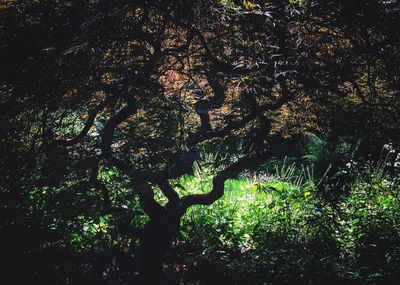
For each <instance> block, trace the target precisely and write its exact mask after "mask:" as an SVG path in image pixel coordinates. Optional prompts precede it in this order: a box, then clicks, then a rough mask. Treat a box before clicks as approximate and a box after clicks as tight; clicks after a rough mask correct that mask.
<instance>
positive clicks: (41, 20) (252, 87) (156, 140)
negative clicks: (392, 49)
mask: <svg viewBox="0 0 400 285" xmlns="http://www.w3.org/2000/svg"><path fill="white" fill-rule="evenodd" d="M306 3H308V2H306ZM324 5H328V4H326V3H322V4H320V5H316V7H317V8H318V7H322V8H323V11H327V8H326V7H325V6H324ZM328 6H329V5H328ZM329 7H330V6H329ZM317 8H315V5H314V6H313V5H311V8H308V9H310V10H305V9H307V5H306V4H304V5H303V6H299V4H289V3H286V2H285V1H278V0H271V1H254V2H250V1H243V2H242V1H211V0H210V1H173V2H167V1H161V0H160V1H156V0H153V1H124V0H114V1H106V0H98V1H88V2H82V1H75V0H70V1H63V2H62V3H60V2H59V1H19V2H18V3H12V4H10V6H9V7H6V8H4V10H3V11H2V12H1V13H2V19H1V24H0V25H1V26H2V30H1V38H2V46H1V47H0V48H1V53H0V54H1V56H2V62H4V63H5V64H4V65H2V67H1V75H2V76H1V78H2V79H1V82H0V86H1V88H2V89H1V91H0V92H1V94H2V98H3V100H2V105H1V108H2V111H4V113H3V114H4V115H3V117H2V126H3V127H4V131H3V135H4V138H3V139H2V141H3V142H4V144H3V146H4V159H3V160H2V161H3V164H2V169H3V170H4V172H3V173H4V183H2V184H3V185H4V186H3V187H2V188H3V189H2V193H3V195H4V196H7V197H10V201H14V202H16V201H19V199H22V200H23V199H25V198H23V197H22V198H16V197H14V196H13V195H21V196H26V195H27V192H29V187H27V186H28V185H29V186H30V187H34V186H37V187H43V186H46V187H55V186H57V185H60V184H61V183H62V182H63V181H69V185H70V186H69V187H71V188H74V189H80V190H79V191H82V189H97V190H98V192H99V193H101V195H102V198H101V201H100V202H101V205H96V207H97V209H98V210H100V211H101V212H102V214H112V215H114V216H115V218H116V220H117V224H118V228H119V229H120V231H121V232H124V233H125V234H127V235H129V236H131V237H135V238H139V239H140V243H141V261H142V262H141V271H142V275H143V279H144V281H143V282H144V283H145V284H149V283H151V284H154V283H157V282H160V274H161V265H162V260H163V253H164V252H165V250H166V249H167V248H168V245H169V243H170V241H171V239H173V237H174V235H175V234H176V233H177V231H178V230H179V221H180V218H181V217H182V215H184V214H185V212H186V210H187V209H188V208H189V207H191V206H193V205H209V204H211V203H213V202H215V201H216V200H217V199H219V198H220V197H221V196H222V195H223V194H224V183H225V181H226V180H227V179H229V178H234V177H235V176H237V175H238V174H239V173H240V172H241V171H242V170H244V169H245V168H247V167H249V166H251V165H255V164H259V163H261V162H263V161H264V160H265V159H266V158H267V157H268V140H269V137H270V136H271V134H272V133H273V125H274V120H275V119H276V117H277V116H276V113H277V111H279V110H281V109H282V108H287V106H289V105H288V104H289V102H298V101H296V100H300V99H302V98H303V99H304V98H305V97H307V96H309V97H310V98H315V97H316V96H317V95H321V94H329V98H331V96H333V95H335V96H336V95H338V94H339V95H342V96H347V94H348V93H346V92H345V91H343V89H342V88H341V87H342V86H343V85H344V84H345V83H346V82H350V81H351V80H353V77H355V76H358V73H357V72H356V70H354V69H348V68H347V67H348V65H343V66H342V65H341V64H339V65H335V68H331V67H329V68H325V67H326V65H325V63H324V62H323V61H324V60H326V56H325V55H326V53H330V52H332V48H333V47H331V46H329V44H331V41H333V37H331V36H327V37H323V36H321V37H320V36H319V34H320V33H329V32H332V31H331V29H332V30H334V29H335V28H334V23H331V22H329V24H326V25H327V26H328V27H329V28H330V30H328V31H325V30H324V29H322V30H321V29H318V28H317V30H314V28H316V27H317V25H316V24H315V22H316V21H319V20H320V19H321V17H322V16H323V17H322V19H330V18H329V17H330V16H329V15H330V14H329V15H328V16H327V15H325V14H323V13H320V12H318V11H317V12H315V13H314V10H313V9H317ZM302 9H303V10H302ZM304 11H309V14H307V13H304ZM335 11H336V10H335ZM339 11H342V10H339ZM313 13H314V14H313ZM321 15H322V16H321ZM313 21H315V22H313ZM5 23H7V25H6V24H5ZM339 25H340V26H341V25H342V24H339ZM311 28H312V33H311V34H309V35H306V34H305V32H306V31H309V29H311ZM335 37H336V35H335ZM316 42H317V43H318V44H315V43H316ZM334 43H335V44H338V45H341V44H342V42H341V41H340V40H338V41H336V40H335V41H334ZM335 55H338V57H337V60H338V61H340V62H341V63H342V62H347V61H346V58H347V57H346V55H343V54H341V53H337V54H335ZM355 60H358V59H357V58H355ZM329 64H333V63H329ZM348 70H350V71H351V72H347V71H348ZM345 71H346V72H345ZM350 75H351V76H353V77H349V76H350ZM239 140H242V141H246V143H247V144H246V145H247V147H246V149H245V154H244V155H243V156H241V157H239V158H235V157H233V156H232V162H231V163H230V164H228V165H220V167H219V171H218V172H217V173H216V174H215V176H214V177H213V183H212V189H210V190H209V192H208V193H206V194H196V193H193V194H189V195H180V194H179V191H177V189H178V188H177V187H176V185H175V181H176V180H175V179H177V178H178V177H180V176H182V175H185V174H187V173H190V172H191V171H192V166H193V163H194V162H196V161H197V160H198V159H199V151H200V148H201V147H202V146H204V145H209V144H212V143H214V142H215V141H220V142H221V143H223V144H228V143H229V142H231V141H239ZM228 154H229V153H228ZM105 169H115V170H116V171H117V172H118V173H119V175H118V176H117V177H115V179H116V180H118V183H119V185H121V186H124V187H126V188H128V189H130V193H131V194H132V196H134V197H138V198H139V200H140V204H141V207H142V209H143V211H144V213H145V214H146V215H147V216H148V217H149V222H148V224H147V226H146V228H144V229H136V228H134V227H132V225H131V220H132V218H133V216H134V215H137V214H138V213H137V212H136V211H133V210H132V209H130V208H129V207H128V208H127V207H123V206H124V205H121V204H118V203H115V201H112V199H110V190H109V187H110V185H108V184H110V183H108V182H107V181H103V180H102V175H101V173H102V171H104V170H105ZM32 173H34V175H32ZM16 189H17V190H16ZM154 191H161V192H162V194H163V195H164V196H165V197H166V198H167V200H168V202H167V203H166V204H165V205H162V204H160V203H158V202H157V201H156V200H155V197H154ZM132 199H133V198H132ZM97 202H99V201H97ZM10 208H12V206H10V205H8V206H7V207H5V210H7V209H10ZM24 209H25V210H26V211H30V208H29V207H26V208H24ZM7 223H8V224H9V225H11V224H12V222H10V221H6V222H4V223H3V224H7ZM156 272H159V274H157V273H156ZM146 282H147V283H146Z"/></svg>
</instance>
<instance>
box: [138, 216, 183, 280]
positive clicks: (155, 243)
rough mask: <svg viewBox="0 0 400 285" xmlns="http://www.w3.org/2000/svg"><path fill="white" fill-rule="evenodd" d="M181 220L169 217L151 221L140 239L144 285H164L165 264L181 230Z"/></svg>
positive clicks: (176, 217) (141, 270)
mask: <svg viewBox="0 0 400 285" xmlns="http://www.w3.org/2000/svg"><path fill="white" fill-rule="evenodd" d="M179 222H180V218H179V216H176V215H168V213H167V212H166V213H165V215H163V216H162V217H160V216H158V218H157V219H155V218H153V219H150V222H149V223H148V225H147V227H146V229H145V231H144V233H143V236H142V237H141V239H140V261H139V262H140V263H139V273H140V276H141V278H140V279H141V284H142V285H159V284H164V280H163V279H164V278H163V262H164V261H165V256H166V253H167V251H168V249H169V248H170V246H171V242H172V239H173V238H174V237H175V236H176V234H177V232H178V230H179Z"/></svg>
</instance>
